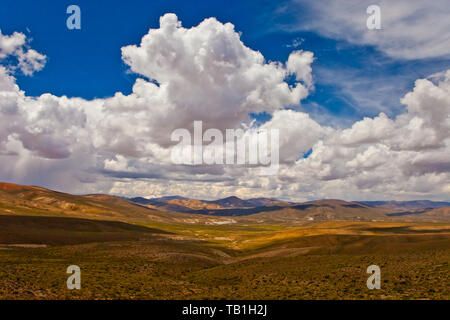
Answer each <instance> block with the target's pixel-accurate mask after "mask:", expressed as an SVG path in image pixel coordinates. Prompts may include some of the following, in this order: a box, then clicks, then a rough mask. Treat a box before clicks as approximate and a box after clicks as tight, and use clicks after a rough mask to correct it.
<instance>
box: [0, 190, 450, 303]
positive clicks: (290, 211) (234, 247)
mask: <svg viewBox="0 0 450 320" xmlns="http://www.w3.org/2000/svg"><path fill="white" fill-rule="evenodd" d="M449 262H450V208H449V207H448V205H447V204H446V203H433V202H426V201H423V202H420V201H417V202H386V203H384V202H383V203H382V202H380V203H362V202H358V203H357V202H346V201H341V200H319V201H311V202H306V203H291V202H286V201H280V200H277V199H266V198H259V199H249V200H242V199H239V198H236V197H230V198H226V199H221V200H217V201H200V200H193V199H186V198H181V197H167V198H160V199H144V198H135V199H123V198H119V197H113V196H107V195H85V196H79V195H70V194H65V193H59V192H55V191H51V190H47V189H43V188H39V187H28V186H20V185H14V184H9V183H0V299H449V298H450V293H449V289H448V288H449V274H450V266H449ZM373 264H375V265H378V266H379V267H380V269H381V289H379V290H369V289H368V288H367V286H366V280H367V278H368V277H369V274H367V273H366V269H367V267H368V266H370V265H373ZM69 265H78V266H79V267H80V268H81V274H82V288H81V290H68V289H67V286H66V280H67V277H68V274H67V273H66V269H67V267H68V266H69Z"/></svg>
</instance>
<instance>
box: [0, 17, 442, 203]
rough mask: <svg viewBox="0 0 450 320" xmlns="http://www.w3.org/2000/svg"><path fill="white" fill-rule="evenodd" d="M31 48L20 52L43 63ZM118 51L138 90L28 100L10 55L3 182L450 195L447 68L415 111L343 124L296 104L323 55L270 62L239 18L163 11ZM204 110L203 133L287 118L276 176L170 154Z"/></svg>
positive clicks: (355, 195) (428, 85) (1, 125)
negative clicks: (187, 161)
mask: <svg viewBox="0 0 450 320" xmlns="http://www.w3.org/2000/svg"><path fill="white" fill-rule="evenodd" d="M22 38H23V37H21V36H20V34H19V36H18V35H17V34H13V35H12V36H3V38H2V39H3V43H2V42H1V41H0V44H1V46H2V48H4V50H3V51H1V52H3V53H4V55H5V56H4V57H3V59H5V60H7V59H8V57H10V56H11V55H13V56H14V55H15V54H17V52H18V51H17V50H18V48H21V47H23V45H24V43H25V39H22ZM31 50H32V49H28V50H23V52H24V53H25V54H26V52H31V53H29V55H30V58H29V59H31V60H33V58H32V57H33V56H34V53H33V51H31ZM122 55H123V59H124V61H125V62H126V63H127V64H128V65H129V66H130V68H131V70H132V71H133V72H136V73H138V74H139V75H141V76H143V77H145V78H139V79H137V80H136V82H135V84H134V86H133V90H132V93H131V94H129V95H124V94H123V93H120V92H118V93H116V94H115V95H114V96H113V97H110V98H106V99H96V100H84V99H80V98H67V97H65V96H62V97H57V96H54V95H52V94H44V95H42V96H39V97H28V96H26V95H25V93H24V92H23V91H21V90H20V88H19V87H18V86H17V84H16V81H15V79H14V77H13V74H14V68H13V69H11V68H5V67H2V66H0V161H1V163H2V166H0V180H9V181H15V182H18V183H30V184H37V185H43V186H46V187H51V188H57V189H60V190H64V191H69V192H77V193H83V192H106V193H108V192H109V193H114V194H121V195H126V196H134V195H142V196H159V195H167V194H182V195H186V196H194V197H198V198H216V197H220V196H228V195H232V194H236V195H238V196H241V197H253V196H276V197H282V198H290V199H295V200H302V199H308V198H323V197H336V198H343V199H377V198H397V199H407V198H417V197H423V198H436V199H444V198H446V197H447V196H448V193H449V191H450V183H449V181H450V176H449V169H450V168H449V160H448V159H449V157H448V155H449V153H450V141H449V136H450V131H449V130H450V123H449V121H450V120H449V116H448V115H449V114H450V109H449V108H450V71H447V72H443V73H441V74H438V75H434V76H433V77H431V78H429V79H420V80H417V81H416V83H415V86H414V89H413V90H412V91H411V92H409V93H408V94H406V95H405V96H404V98H403V99H402V103H404V104H405V105H406V107H407V109H406V110H407V111H406V112H405V113H404V114H401V115H399V116H397V117H396V118H395V119H391V118H389V117H388V116H387V115H385V114H384V113H381V114H379V115H378V116H376V117H374V118H364V119H363V120H361V121H358V122H356V123H354V124H353V125H352V126H351V127H349V128H346V129H333V128H331V127H326V126H323V125H320V124H319V123H317V122H316V121H314V120H313V119H311V118H310V116H309V115H308V114H307V113H304V112H298V111H294V110H289V108H287V107H289V106H292V105H298V104H299V103H300V100H301V99H302V98H304V97H306V95H307V94H308V90H309V89H310V88H312V87H313V82H312V79H313V78H312V75H311V72H312V68H311V64H312V62H313V54H312V53H311V52H305V51H294V52H292V53H291V54H290V56H289V58H288V60H287V62H286V63H285V64H283V63H281V62H267V61H265V59H264V57H263V56H262V54H261V53H260V52H257V51H254V50H252V49H250V48H248V47H246V46H245V45H244V44H243V43H242V41H241V40H240V37H239V33H237V32H236V31H235V30H234V27H233V25H231V24H229V23H228V24H222V23H220V22H218V21H217V20H216V19H214V18H211V19H206V20H204V21H203V22H202V23H200V24H199V25H198V26H194V27H192V28H183V27H182V26H181V23H180V22H179V21H178V19H177V17H176V16H175V15H174V14H167V15H164V16H163V17H161V21H160V27H159V28H157V29H150V30H149V32H148V34H146V35H145V36H144V37H143V38H142V41H141V43H140V45H130V46H126V47H124V48H122ZM18 63H20V59H18ZM29 66H31V68H32V69H33V70H35V71H36V70H37V68H36V67H33V64H32V63H31V64H29ZM25 70H26V69H25ZM287 78H289V79H290V80H291V81H293V84H291V85H289V84H288V82H287V80H286V79H287ZM291 83H292V82H291ZM262 111H265V112H267V113H268V114H270V116H271V117H270V120H268V121H267V122H265V123H263V124H259V123H258V122H255V121H251V119H250V117H249V113H258V112H262ZM195 120H202V121H203V129H204V130H206V129H208V128H217V129H220V130H225V129H233V128H244V129H245V128H246V130H249V132H250V133H252V134H254V133H257V132H258V131H259V130H261V129H268V130H270V129H278V130H279V131H280V170H279V173H278V174H276V175H273V176H260V175H258V170H257V169H258V168H255V167H243V166H233V165H230V166H218V165H211V166H208V165H202V166H191V165H174V164H173V163H172V162H171V156H170V155H171V149H170V146H171V141H170V137H171V133H172V131H173V130H174V129H176V128H187V129H192V125H193V122H194V121H195ZM311 149H312V150H311Z"/></svg>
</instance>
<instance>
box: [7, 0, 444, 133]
mask: <svg viewBox="0 0 450 320" xmlns="http://www.w3.org/2000/svg"><path fill="white" fill-rule="evenodd" d="M130 3H131V4H132V5H130ZM70 4H77V5H79V6H80V8H81V13H82V29H81V30H68V29H67V28H66V26H65V23H66V19H67V17H68V14H66V8H67V6H68V5H70ZM286 5H289V2H287V1H281V2H276V3H273V2H272V1H230V0H228V1H83V0H79V1H76V2H73V1H51V0H44V1H13V0H5V1H3V7H4V8H7V10H2V11H1V12H0V21H1V25H0V27H1V29H2V31H3V33H4V34H10V33H12V32H13V31H19V32H23V33H25V34H26V35H27V37H29V38H32V43H31V44H32V47H33V48H35V49H36V50H37V51H39V52H42V53H44V54H45V55H46V56H47V59H48V60H47V64H46V66H45V68H44V69H43V70H42V71H41V72H39V73H36V74H35V75H34V76H33V77H27V76H23V75H20V74H17V75H16V78H17V82H18V84H19V86H20V87H21V88H22V89H23V90H25V91H26V93H27V94H28V95H32V96H38V95H40V94H43V93H46V92H51V93H53V94H55V95H67V96H69V97H83V98H86V99H92V98H103V97H109V96H112V95H113V94H114V93H115V92H117V91H120V92H123V93H124V94H128V93H130V91H131V87H132V84H133V83H134V81H135V78H136V76H135V75H133V74H131V73H129V72H127V70H128V67H127V66H126V65H125V64H124V63H123V61H122V59H121V56H120V54H121V53H120V48H121V47H122V46H125V45H129V44H137V43H139V41H140V38H141V37H142V36H143V35H144V34H145V33H147V31H148V29H149V28H157V27H158V26H159V17H160V16H161V15H163V14H164V13H167V12H173V13H176V14H177V15H178V17H179V19H180V20H181V21H182V23H183V26H185V27H191V26H193V25H197V24H198V23H199V22H201V21H202V20H203V19H205V18H207V17H216V18H217V19H218V20H219V21H221V22H223V23H225V22H231V23H233V24H234V25H235V27H236V30H238V31H240V32H242V40H243V42H244V43H245V44H246V45H247V46H249V47H250V48H252V49H254V50H258V51H260V52H261V53H262V54H263V55H264V57H265V58H266V59H267V60H272V61H286V59H287V57H288V55H289V53H290V52H291V51H293V50H295V49H296V48H295V47H293V46H292V44H293V43H295V42H300V43H301V45H300V46H299V47H298V48H301V49H303V50H309V51H312V52H314V55H315V57H316V60H315V62H314V65H313V68H314V71H313V76H314V81H315V91H314V92H313V93H312V94H311V95H310V96H309V97H308V98H307V99H306V100H305V101H303V105H302V106H301V107H300V108H301V109H302V110H305V111H307V112H309V113H310V114H311V116H312V117H315V118H317V120H318V121H320V122H322V123H329V124H332V125H336V126H346V125H349V124H351V123H352V122H353V121H355V120H358V119H361V118H362V117H363V116H375V115H377V114H378V113H379V112H380V110H382V111H384V112H386V113H387V114H388V115H390V116H395V115H396V114H398V113H399V112H401V111H402V108H403V107H402V105H401V104H400V101H399V100H400V97H402V96H403V95H404V94H405V93H406V92H408V91H409V90H410V89H411V88H412V87H413V84H414V80H415V79H418V78H422V77H426V76H428V75H430V74H433V73H435V72H439V71H441V70H442V69H443V68H444V66H445V65H448V63H449V60H448V59H443V58H437V59H436V58H432V59H420V60H404V59H393V58H390V57H388V56H386V55H385V54H384V53H383V52H380V51H379V50H377V49H376V48H375V47H374V46H371V45H361V44H351V43H349V42H347V41H346V40H341V39H332V38H327V37H325V36H322V35H320V34H319V33H317V32H314V31H310V30H301V29H302V23H301V21H302V19H303V17H302V15H307V14H309V12H308V11H307V10H302V9H301V8H300V9H297V10H281V9H280V8H283V7H284V6H286ZM294 21H300V22H299V23H298V22H295V23H296V27H295V28H290V27H289V26H290V25H291V24H292V23H294ZM280 26H281V27H280ZM286 26H287V27H286ZM305 29H306V28H305ZM343 83H345V86H344V85H343ZM394 84H395V85H394ZM380 90H382V93H380V92H381V91H380ZM378 91H380V92H378Z"/></svg>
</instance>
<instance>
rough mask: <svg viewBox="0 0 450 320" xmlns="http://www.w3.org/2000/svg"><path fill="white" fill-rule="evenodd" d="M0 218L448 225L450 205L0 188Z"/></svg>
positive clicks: (28, 187)
mask: <svg viewBox="0 0 450 320" xmlns="http://www.w3.org/2000/svg"><path fill="white" fill-rule="evenodd" d="M0 214H2V215H33V216H65V217H67V216H69V217H81V218H92V219H109V220H124V221H125V220H133V221H140V220H146V221H148V220H153V221H159V222H164V221H165V222H170V221H177V222H186V223H207V224H222V223H237V222H246V223H247V222H249V223H251V222H253V223H254V222H274V221H276V222H281V223H291V222H293V223H297V222H307V221H333V220H345V221H393V220H395V221H398V220H401V221H430V222H431V221H438V222H440V221H443V222H448V221H450V203H449V202H434V201H429V200H420V201H367V202H349V201H343V200H336V199H324V200H315V201H308V202H302V203H297V202H288V201H283V200H278V199H274V198H254V199H240V198H238V197H235V196H232V197H227V198H224V199H218V200H214V201H210V200H198V199H190V198H186V197H180V196H170V197H161V198H152V199H146V198H142V197H137V198H132V199H126V198H122V197H117V196H111V195H104V194H90V195H72V194H68V193H62V192H57V191H52V190H49V189H45V188H41V187H35V186H23V185H17V184H11V183H0Z"/></svg>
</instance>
